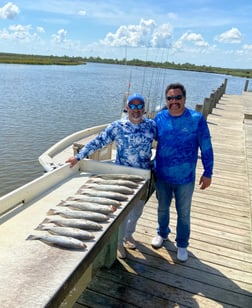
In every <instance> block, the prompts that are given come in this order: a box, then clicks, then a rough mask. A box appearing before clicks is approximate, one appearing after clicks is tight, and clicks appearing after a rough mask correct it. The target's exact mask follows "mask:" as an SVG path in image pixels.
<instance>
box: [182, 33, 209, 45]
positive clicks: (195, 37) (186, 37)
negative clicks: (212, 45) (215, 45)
mask: <svg viewBox="0 0 252 308" xmlns="http://www.w3.org/2000/svg"><path fill="white" fill-rule="evenodd" d="M179 41H180V42H181V43H183V42H185V41H187V42H190V43H193V44H194V45H196V46H198V47H208V43H207V42H206V41H205V40H204V38H203V37H202V35H201V34H198V33H192V32H186V33H184V34H183V35H182V36H181V37H180V39H179Z"/></svg>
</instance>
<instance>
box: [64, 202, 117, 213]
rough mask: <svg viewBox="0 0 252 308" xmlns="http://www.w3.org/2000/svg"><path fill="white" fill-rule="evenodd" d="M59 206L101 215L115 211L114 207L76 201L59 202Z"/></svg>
mask: <svg viewBox="0 0 252 308" xmlns="http://www.w3.org/2000/svg"><path fill="white" fill-rule="evenodd" d="M59 206H67V207H70V208H73V209H78V210H82V211H93V212H97V213H102V214H111V213H114V212H115V211H116V210H117V207H115V206H114V205H106V204H105V205H103V204H100V203H91V202H85V201H76V200H67V201H61V203H60V204H59Z"/></svg>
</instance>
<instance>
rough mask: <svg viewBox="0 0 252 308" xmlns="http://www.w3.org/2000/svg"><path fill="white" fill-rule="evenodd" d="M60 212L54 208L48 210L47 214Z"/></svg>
mask: <svg viewBox="0 0 252 308" xmlns="http://www.w3.org/2000/svg"><path fill="white" fill-rule="evenodd" d="M56 214H58V212H57V210H54V209H50V210H49V211H48V212H47V215H56Z"/></svg>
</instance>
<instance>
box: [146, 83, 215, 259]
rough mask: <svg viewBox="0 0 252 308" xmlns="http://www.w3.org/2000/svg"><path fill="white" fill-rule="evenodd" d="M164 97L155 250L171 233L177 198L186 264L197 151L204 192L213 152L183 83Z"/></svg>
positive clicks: (180, 246) (181, 248) (160, 116)
mask: <svg viewBox="0 0 252 308" xmlns="http://www.w3.org/2000/svg"><path fill="white" fill-rule="evenodd" d="M165 96H166V105H167V108H166V109H164V110H162V111H160V112H159V113H158V114H157V115H156V117H155V119H154V120H155V122H156V124H157V130H158V134H157V141H158V144H157V151H156V157H155V166H154V171H155V177H156V194H157V199H158V225H159V226H158V229H157V235H156V236H155V237H154V238H153V240H152V246H153V247H155V248H159V247H161V246H162V244H163V241H164V240H166V239H167V237H168V234H169V233H170V232H171V230H170V228H169V221H170V213H169V212H170V204H171V201H172V198H173V197H174V198H175V206H176V211H177V227H176V243H177V248H178V249H177V259H178V260H179V261H186V260H187V259H188V252H187V246H188V245H189V237H190V210H191V201H192V195H193V191H194V186H195V171H196V164H197V160H198V151H199V149H200V152H201V161H202V164H203V168H204V172H203V174H202V176H201V178H200V183H199V184H200V185H201V186H200V188H201V189H205V188H207V187H208V186H209V185H210V184H211V177H212V172H213V149H212V144H211V137H210V133H209V129H208V125H207V122H206V120H205V119H204V117H203V115H202V114H201V113H199V112H196V111H194V110H191V109H188V108H186V107H185V102H186V90H185V88H184V86H183V85H182V84H180V83H174V84H170V85H169V86H168V87H167V88H166V91H165Z"/></svg>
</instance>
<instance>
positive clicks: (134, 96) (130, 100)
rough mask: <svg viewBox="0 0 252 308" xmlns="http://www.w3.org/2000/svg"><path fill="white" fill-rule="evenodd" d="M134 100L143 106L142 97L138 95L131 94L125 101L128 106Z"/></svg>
mask: <svg viewBox="0 0 252 308" xmlns="http://www.w3.org/2000/svg"><path fill="white" fill-rule="evenodd" d="M134 99H136V100H139V101H140V102H142V103H143V104H144V103H145V102H144V98H143V96H142V95H141V94H139V93H134V94H131V95H130V96H129V97H128V99H127V103H128V104H130V103H131V102H132V101H133V100H134Z"/></svg>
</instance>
